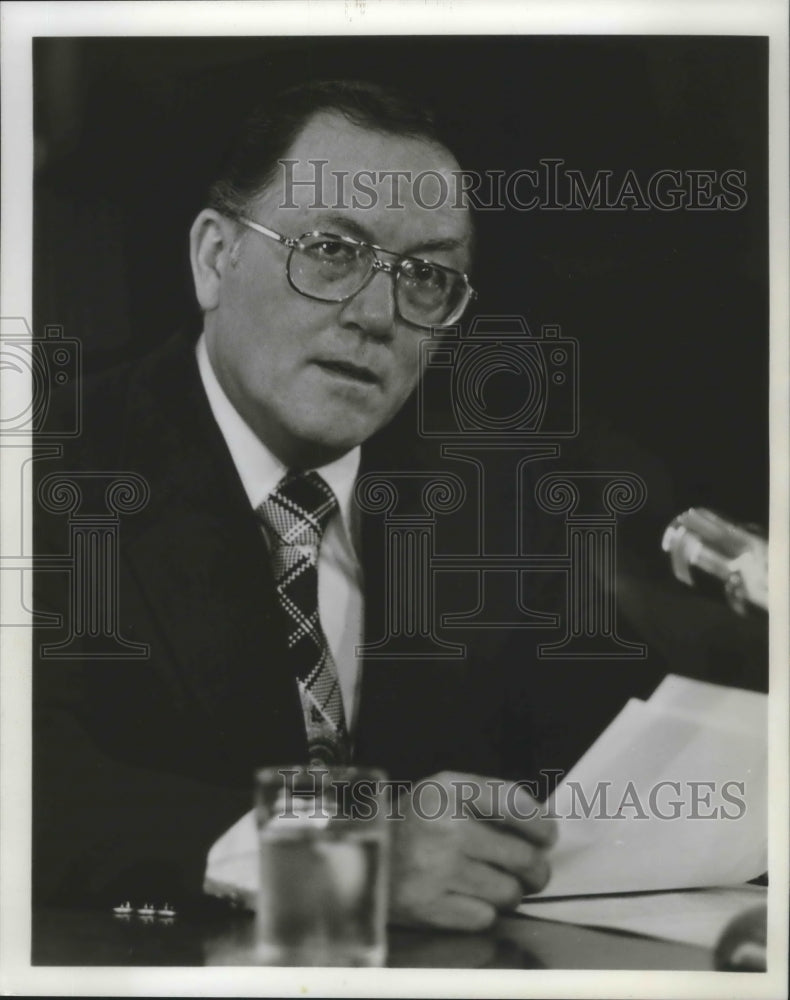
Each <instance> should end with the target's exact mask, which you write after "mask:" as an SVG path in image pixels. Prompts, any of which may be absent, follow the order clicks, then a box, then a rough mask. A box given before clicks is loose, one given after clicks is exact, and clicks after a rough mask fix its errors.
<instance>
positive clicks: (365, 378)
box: [315, 360, 381, 385]
mask: <svg viewBox="0 0 790 1000" xmlns="http://www.w3.org/2000/svg"><path fill="white" fill-rule="evenodd" d="M315 363H316V364H317V365H318V367H319V368H323V369H324V370H325V371H329V372H332V374H334V375H341V376H343V377H344V378H348V379H352V380H354V381H355V382H364V383H365V384H366V385H378V383H379V382H380V381H381V379H380V378H379V376H378V375H377V374H376V373H375V372H374V371H373V369H372V368H367V367H365V365H355V364H354V363H353V362H351V361H323V360H319V361H316V362H315Z"/></svg>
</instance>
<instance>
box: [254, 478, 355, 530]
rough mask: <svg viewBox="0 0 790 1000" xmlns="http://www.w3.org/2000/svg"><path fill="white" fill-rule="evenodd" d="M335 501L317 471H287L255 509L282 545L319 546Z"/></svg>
mask: <svg viewBox="0 0 790 1000" xmlns="http://www.w3.org/2000/svg"><path fill="white" fill-rule="evenodd" d="M335 510H337V500H336V498H335V494H334V493H333V492H332V490H331V489H330V487H329V486H328V485H327V484H326V483H325V482H324V480H323V479H322V478H321V476H319V475H318V473H317V472H289V473H288V474H287V475H286V476H284V477H283V478H282V479H281V480H280V482H279V483H278V484H277V487H276V489H274V490H273V491H272V492H271V493H270V494H269V496H268V497H267V498H266V500H264V501H263V503H262V504H261V505H260V506H259V507H258V516H259V517H260V518H261V519H262V520H263V522H264V523H265V524H266V525H267V527H269V528H270V529H271V530H272V531H273V532H274V533H275V535H276V536H277V538H278V539H279V540H280V542H281V544H283V545H310V546H315V547H316V548H317V547H318V546H319V545H320V543H321V538H322V537H323V534H324V530H325V528H326V526H327V523H328V522H329V519H330V517H331V516H332V514H333V513H334V512H335Z"/></svg>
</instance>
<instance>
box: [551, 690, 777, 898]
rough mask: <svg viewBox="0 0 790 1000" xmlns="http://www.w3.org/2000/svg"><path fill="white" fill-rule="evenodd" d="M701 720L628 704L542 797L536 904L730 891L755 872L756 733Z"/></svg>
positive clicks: (762, 748)
mask: <svg viewBox="0 0 790 1000" xmlns="http://www.w3.org/2000/svg"><path fill="white" fill-rule="evenodd" d="M679 680H682V679H679ZM679 686H680V687H681V688H682V684H681V685H679ZM670 693H672V692H671V690H670ZM712 718H714V720H715V724H713V725H711V724H708V723H707V721H698V720H696V719H694V718H692V717H686V715H682V714H678V713H677V712H676V711H675V709H674V707H673V710H672V711H671V712H666V711H663V710H662V709H661V708H660V707H659V708H656V707H655V706H654V705H653V704H652V702H651V703H648V704H646V703H644V702H641V701H638V700H636V699H632V700H631V701H629V702H628V704H627V705H626V706H625V708H624V709H623V710H622V711H621V712H620V714H619V715H618V716H617V718H616V719H615V720H614V721H613V722H612V723H611V724H610V726H609V727H608V728H607V729H606V731H605V732H604V733H603V734H602V735H601V736H600V737H599V738H598V740H596V742H595V743H594V744H593V746H592V747H591V748H590V749H589V750H588V751H587V752H586V753H585V754H584V756H583V757H582V759H581V760H580V761H579V763H578V764H577V765H576V766H575V767H574V768H573V769H572V771H571V772H570V773H569V774H568V775H567V777H566V778H565V780H564V781H563V782H562V783H561V784H560V785H559V786H558V788H557V789H556V791H555V793H554V795H553V796H552V797H551V798H550V799H549V805H550V807H551V809H552V811H553V812H554V813H555V814H556V815H557V816H558V817H559V839H558V842H557V845H556V847H555V848H554V851H553V857H552V877H551V880H550V882H549V884H548V886H547V887H546V888H545V889H544V890H543V891H542V892H541V893H540V894H538V895H539V896H576V895H581V894H593V893H617V892H644V891H649V890H662V889H685V888H694V887H703V886H727V885H741V884H743V883H744V882H746V881H748V880H749V879H752V878H755V877H756V876H758V875H760V874H762V873H763V872H764V871H765V870H766V868H767V857H766V853H767V850H766V848H767V784H766V770H767V769H766V745H765V738H764V735H760V736H755V735H752V734H750V733H748V732H745V731H743V729H737V728H727V727H726V726H725V725H724V723H723V722H722V718H723V716H722V714H721V713H718V714H717V713H713V714H712ZM702 719H705V713H704V711H703V712H702Z"/></svg>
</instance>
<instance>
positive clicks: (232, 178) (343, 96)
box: [208, 80, 445, 217]
mask: <svg viewBox="0 0 790 1000" xmlns="http://www.w3.org/2000/svg"><path fill="white" fill-rule="evenodd" d="M322 111H328V112H337V113H340V114H342V115H344V116H345V117H346V118H347V119H348V120H349V121H350V122H352V123H353V124H354V125H359V126H360V127H362V128H367V129H370V130H372V131H375V132H382V133H384V134H386V135H397V136H404V137H407V138H416V139H424V140H426V141H428V142H433V143H436V144H438V145H442V146H444V145H445V144H444V142H443V141H442V139H441V138H440V136H439V134H438V131H437V128H436V125H435V122H434V119H433V115H432V114H431V113H430V112H429V111H427V110H426V109H425V108H423V107H420V106H418V105H417V104H415V103H414V102H412V101H410V100H409V99H408V98H406V97H405V96H404V95H403V94H401V93H399V92H397V91H395V90H394V89H390V88H387V87H382V86H379V85H377V84H374V83H369V82H365V81H359V80H313V81H310V82H308V83H301V84H298V85H297V86H294V87H289V88H288V89H287V90H284V91H281V92H280V93H279V94H276V95H274V96H273V97H272V99H271V101H267V103H266V105H265V106H261V107H258V108H256V109H255V110H254V111H253V112H252V113H251V114H250V115H249V116H248V117H247V119H246V120H245V122H244V123H243V125H242V127H241V129H240V130H239V132H238V134H237V136H236V138H235V139H234V140H233V142H232V143H231V145H230V147H229V149H228V150H227V152H226V154H225V158H224V160H223V162H222V164H221V167H220V170H219V174H218V177H217V179H216V180H215V181H214V183H213V184H212V185H211V188H210V189H209V195H208V206H209V208H214V209H216V210H217V211H219V212H222V213H223V214H225V215H230V216H233V217H235V216H237V215H239V214H243V213H244V211H245V210H246V209H247V207H248V206H249V204H250V202H251V201H253V200H254V199H255V198H257V197H258V196H259V195H261V194H262V193H263V192H264V190H265V189H266V187H267V186H268V185H269V184H271V183H272V182H273V181H274V180H275V179H276V177H277V173H278V163H279V161H280V160H282V159H284V158H285V156H286V154H287V153H288V150H289V149H290V148H291V146H292V145H293V143H294V142H295V141H296V139H297V137H298V135H299V133H300V132H301V131H302V129H303V128H304V127H305V125H307V123H308V122H309V121H310V119H311V118H312V117H313V116H314V115H316V114H318V113H320V112H322Z"/></svg>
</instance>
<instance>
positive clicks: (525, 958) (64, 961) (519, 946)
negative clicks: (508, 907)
mask: <svg viewBox="0 0 790 1000" xmlns="http://www.w3.org/2000/svg"><path fill="white" fill-rule="evenodd" d="M252 926H253V922H252V918H251V916H250V915H249V914H245V913H242V912H238V911H237V912H232V911H228V912H223V913H213V914H211V915H207V914H201V915H200V916H198V915H197V914H191V915H182V914H179V915H176V916H175V917H174V918H172V919H170V920H163V919H161V918H159V917H140V916H137V915H132V916H127V917H118V916H116V915H114V914H113V913H112V912H111V911H108V912H101V911H98V910H80V909H70V908H54V907H53V908H46V909H41V910H38V911H36V912H34V914H33V925H32V929H33V948H32V964H33V965H36V966H48V965H49V966H58V965H68V966H75V965H90V966H100V965H103V966H200V965H254V964H256V963H255V962H254V961H253V959H252V957H251V948H250V943H251V937H252V933H251V932H252ZM387 965H388V966H390V967H393V968H445V969H483V968H502V969H611V970H613V969H653V970H656V969H662V970H689V969H700V970H710V969H712V968H713V955H712V952H711V951H709V950H707V949H704V948H698V947H693V946H691V945H684V944H678V943H674V942H671V941H658V940H654V939H652V938H646V937H641V936H638V935H633V934H623V933H618V932H609V931H602V930H594V929H592V928H587V927H578V926H575V925H572V924H561V923H554V922H551V921H545V920H535V919H532V918H530V917H522V916H512V917H506V918H502V919H500V920H499V921H498V923H497V924H496V925H495V926H494V927H493V928H492V929H491V930H490V931H489V932H487V933H485V934H460V933H446V932H432V931H412V930H392V931H391V932H390V935H389V941H388V961H387Z"/></svg>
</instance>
